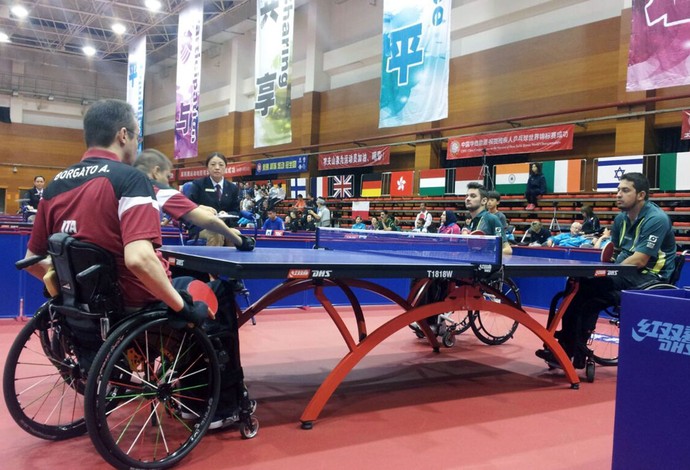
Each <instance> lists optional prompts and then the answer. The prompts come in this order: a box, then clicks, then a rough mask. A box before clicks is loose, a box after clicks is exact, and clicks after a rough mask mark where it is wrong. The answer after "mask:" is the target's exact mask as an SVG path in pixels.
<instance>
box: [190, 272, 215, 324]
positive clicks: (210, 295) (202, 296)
mask: <svg viewBox="0 0 690 470" xmlns="http://www.w3.org/2000/svg"><path fill="white" fill-rule="evenodd" d="M187 292H189V295H191V296H192V299H194V301H199V302H203V303H205V304H206V306H207V307H208V316H209V318H216V312H218V298H216V294H215V293H214V292H213V289H211V288H210V287H209V286H208V284H206V283H205V282H201V281H199V280H198V279H195V280H193V281H192V282H190V283H189V285H187Z"/></svg>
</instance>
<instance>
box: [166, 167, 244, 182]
mask: <svg viewBox="0 0 690 470" xmlns="http://www.w3.org/2000/svg"><path fill="white" fill-rule="evenodd" d="M253 168H254V163H252V162H240V163H228V166H227V167H225V176H228V177H230V178H232V177H233V176H247V175H251V174H252V169H253ZM177 172H178V173H177V175H178V180H179V181H189V180H195V179H197V178H203V177H204V176H208V170H207V169H206V167H205V166H195V167H191V168H180V169H179V170H177Z"/></svg>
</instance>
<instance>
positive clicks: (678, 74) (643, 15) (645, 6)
mask: <svg viewBox="0 0 690 470" xmlns="http://www.w3.org/2000/svg"><path fill="white" fill-rule="evenodd" d="M689 41H690V1H688V0H682V1H671V0H633V2H632V33H631V36H630V52H629V55H628V83H627V86H626V89H627V90H628V91H640V90H653V89H656V88H664V87H670V86H679V85H688V84H690V72H689V70H688V64H687V63H686V62H687V60H688V58H690V48H688V47H687V44H688V42H689Z"/></svg>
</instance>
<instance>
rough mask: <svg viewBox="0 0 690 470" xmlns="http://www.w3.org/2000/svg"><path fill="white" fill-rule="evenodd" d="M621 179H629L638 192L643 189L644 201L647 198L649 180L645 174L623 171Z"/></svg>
mask: <svg viewBox="0 0 690 470" xmlns="http://www.w3.org/2000/svg"><path fill="white" fill-rule="evenodd" d="M623 180H625V181H630V182H631V183H632V185H633V187H634V188H635V191H637V192H638V193H641V192H642V191H644V199H645V201H646V200H647V199H649V180H648V179H647V177H646V176H645V175H643V174H642V173H637V172H632V173H623V176H621V181H623Z"/></svg>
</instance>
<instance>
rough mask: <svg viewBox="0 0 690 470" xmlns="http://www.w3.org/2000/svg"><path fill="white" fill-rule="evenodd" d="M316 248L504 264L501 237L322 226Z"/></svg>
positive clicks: (317, 232) (317, 234)
mask: <svg viewBox="0 0 690 470" xmlns="http://www.w3.org/2000/svg"><path fill="white" fill-rule="evenodd" d="M316 248H322V249H326V250H340V251H354V252H360V253H362V252H364V253H376V254H384V255H391V256H404V257H407V258H420V259H435V260H438V259H441V260H448V261H457V262H465V263H471V264H491V265H494V266H498V265H500V264H501V240H500V237H495V236H487V235H448V234H435V233H417V232H385V231H378V230H377V231H373V230H349V229H338V228H321V227H319V228H318V229H317V231H316Z"/></svg>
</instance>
